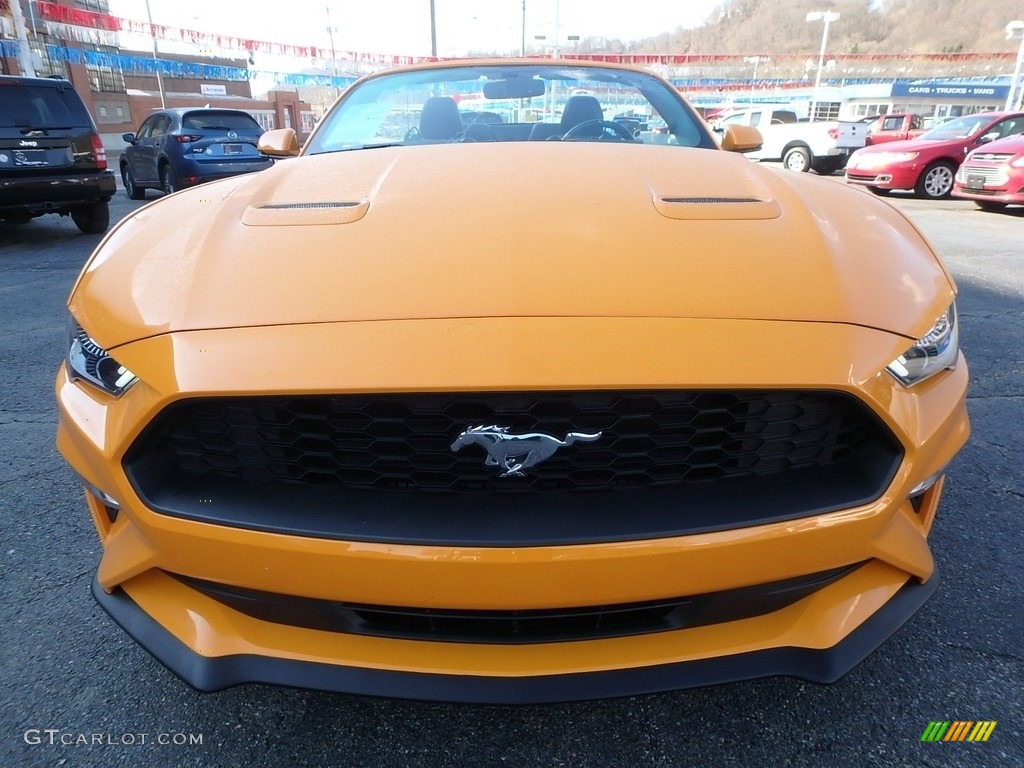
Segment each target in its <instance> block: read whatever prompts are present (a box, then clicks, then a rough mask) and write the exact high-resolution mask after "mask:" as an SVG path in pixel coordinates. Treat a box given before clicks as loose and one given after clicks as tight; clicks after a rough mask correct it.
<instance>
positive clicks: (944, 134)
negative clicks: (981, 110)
mask: <svg viewBox="0 0 1024 768" xmlns="http://www.w3.org/2000/svg"><path fill="white" fill-rule="evenodd" d="M991 120H992V117H991V115H968V116H967V117H958V118H956V119H955V120H950V121H949V122H947V123H943V124H942V125H937V126H935V127H934V128H932V129H931V130H930V131H928V132H927V133H923V134H921V137H920V138H922V139H924V140H925V141H952V140H954V139H969V138H971V137H972V136H974V135H975V134H976V133H978V131H980V130H981V129H982V128H984V127H985V126H987V125H988V124H989V122H991Z"/></svg>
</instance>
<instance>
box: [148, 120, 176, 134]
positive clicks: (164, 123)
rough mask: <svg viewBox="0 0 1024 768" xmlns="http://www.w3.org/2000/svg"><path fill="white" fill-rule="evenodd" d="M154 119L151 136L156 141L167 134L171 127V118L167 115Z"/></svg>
mask: <svg viewBox="0 0 1024 768" xmlns="http://www.w3.org/2000/svg"><path fill="white" fill-rule="evenodd" d="M154 118H155V119H154V120H153V127H152V128H151V129H150V132H149V135H150V136H152V137H153V138H154V139H155V138H157V137H159V136H163V135H164V134H165V133H167V129H168V128H170V127H171V118H169V117H167V115H155V116H154Z"/></svg>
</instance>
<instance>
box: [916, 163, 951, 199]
mask: <svg viewBox="0 0 1024 768" xmlns="http://www.w3.org/2000/svg"><path fill="white" fill-rule="evenodd" d="M953 173H954V169H953V164H952V163H949V162H946V161H945V160H939V161H937V162H934V163H932V164H931V165H929V166H928V167H927V168H925V169H924V171H923V172H922V173H921V176H920V177H919V178H918V180H917V184H915V185H914V191H915V192H917V194H918V196H920V197H925V198H928V199H929V200H941V199H942V198H944V197H949V193H950V192H952V191H953Z"/></svg>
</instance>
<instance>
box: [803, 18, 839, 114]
mask: <svg viewBox="0 0 1024 768" xmlns="http://www.w3.org/2000/svg"><path fill="white" fill-rule="evenodd" d="M838 20H839V14H838V13H833V12H832V11H811V12H810V13H808V14H807V16H806V17H804V21H824V22H825V29H824V30H822V33H821V51H820V52H819V53H818V74H817V75H815V77H814V94H813V95H812V96H811V112H810V114H809V115H808V117H809V118H810V121H811V122H812V123H813V122H814V113H815V112H816V111H817V109H818V88H820V87H821V69H822V67H824V66H825V45H826V44H827V43H828V25H829V24H831V23H832V22H833V21H838Z"/></svg>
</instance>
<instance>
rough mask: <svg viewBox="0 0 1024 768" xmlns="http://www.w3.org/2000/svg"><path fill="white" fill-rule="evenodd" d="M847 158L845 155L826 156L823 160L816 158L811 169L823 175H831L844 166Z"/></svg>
mask: <svg viewBox="0 0 1024 768" xmlns="http://www.w3.org/2000/svg"><path fill="white" fill-rule="evenodd" d="M845 159H846V158H845V157H826V158H822V159H821V160H815V161H814V163H813V164H812V165H811V169H812V170H813V171H814V172H815V173H817V174H819V175H821V176H831V175H832V174H833V173H835V172H836V171H838V170H839V169H840V168H842V167H843V161H844V160H845Z"/></svg>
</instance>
